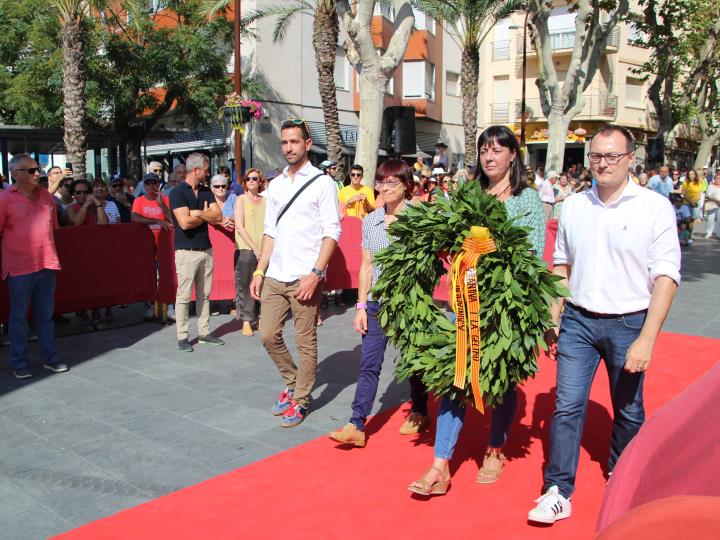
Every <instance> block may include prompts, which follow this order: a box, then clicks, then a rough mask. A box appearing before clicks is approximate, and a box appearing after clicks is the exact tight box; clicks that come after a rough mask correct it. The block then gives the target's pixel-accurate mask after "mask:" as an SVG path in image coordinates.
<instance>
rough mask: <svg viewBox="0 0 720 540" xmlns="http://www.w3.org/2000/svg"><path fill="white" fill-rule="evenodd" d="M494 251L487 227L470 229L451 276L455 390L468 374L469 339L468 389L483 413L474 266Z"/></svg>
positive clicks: (478, 316) (461, 387)
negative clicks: (468, 372)
mask: <svg viewBox="0 0 720 540" xmlns="http://www.w3.org/2000/svg"><path fill="white" fill-rule="evenodd" d="M496 249H497V248H496V247H495V241H494V240H493V239H492V238H491V237H490V231H489V230H488V229H487V227H476V226H473V227H471V228H470V236H468V237H467V238H466V239H465V241H464V242H463V245H462V249H461V250H460V253H458V254H457V255H456V256H455V259H454V260H453V263H452V267H451V273H452V279H451V281H450V283H451V288H452V290H451V295H450V298H451V302H452V308H453V311H455V313H456V315H457V317H456V319H455V336H456V337H455V345H456V353H455V381H454V382H453V384H454V385H455V387H457V388H460V389H464V388H465V378H466V375H467V351H468V336H469V337H470V366H471V372H470V375H471V386H472V391H473V399H474V401H475V407H476V408H477V409H478V410H479V411H480V412H483V411H484V406H483V401H482V392H481V389H480V352H481V345H480V292H479V290H478V286H477V275H476V269H475V268H476V266H477V261H478V259H479V258H480V256H482V255H485V254H487V253H492V252H493V251H495V250H496Z"/></svg>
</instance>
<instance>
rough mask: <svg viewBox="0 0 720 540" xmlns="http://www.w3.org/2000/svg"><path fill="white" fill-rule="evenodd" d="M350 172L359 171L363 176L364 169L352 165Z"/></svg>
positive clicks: (360, 166) (355, 164) (354, 164)
mask: <svg viewBox="0 0 720 540" xmlns="http://www.w3.org/2000/svg"><path fill="white" fill-rule="evenodd" d="M350 170H351V171H360V172H361V173H363V174H365V169H363V166H362V165H358V164H357V163H353V166H352V167H350Z"/></svg>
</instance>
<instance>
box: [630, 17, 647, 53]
mask: <svg viewBox="0 0 720 540" xmlns="http://www.w3.org/2000/svg"><path fill="white" fill-rule="evenodd" d="M627 28H628V44H629V45H635V46H636V47H645V46H647V35H646V34H645V33H644V32H643V31H642V30H640V28H638V26H637V24H635V23H634V22H629V23H628V25H627Z"/></svg>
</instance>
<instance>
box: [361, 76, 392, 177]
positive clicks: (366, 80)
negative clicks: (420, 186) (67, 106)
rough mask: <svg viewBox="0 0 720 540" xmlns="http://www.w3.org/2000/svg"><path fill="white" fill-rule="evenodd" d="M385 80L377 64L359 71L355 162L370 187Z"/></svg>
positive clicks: (378, 137)
mask: <svg viewBox="0 0 720 540" xmlns="http://www.w3.org/2000/svg"><path fill="white" fill-rule="evenodd" d="M387 82H388V78H387V77H385V76H384V75H383V73H382V71H381V70H380V69H379V67H378V66H375V67H374V68H363V71H362V73H360V119H359V122H358V144H357V150H356V156H355V162H356V163H359V164H360V165H362V166H363V169H364V171H365V173H364V178H363V183H364V184H366V185H368V186H370V187H373V186H374V185H375V169H376V168H377V157H378V148H379V147H380V131H381V129H382V117H383V108H384V100H383V98H382V96H383V95H384V93H385V87H386V86H387Z"/></svg>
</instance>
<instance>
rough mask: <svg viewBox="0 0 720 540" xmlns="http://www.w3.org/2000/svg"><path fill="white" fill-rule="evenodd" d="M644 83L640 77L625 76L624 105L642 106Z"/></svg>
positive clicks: (643, 103) (643, 101)
mask: <svg viewBox="0 0 720 540" xmlns="http://www.w3.org/2000/svg"><path fill="white" fill-rule="evenodd" d="M643 87H644V83H643V81H642V79H636V78H634V77H627V78H626V79H625V106H626V107H637V108H640V109H642V108H644V106H645V94H644V93H643Z"/></svg>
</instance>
